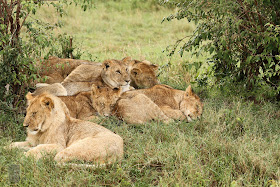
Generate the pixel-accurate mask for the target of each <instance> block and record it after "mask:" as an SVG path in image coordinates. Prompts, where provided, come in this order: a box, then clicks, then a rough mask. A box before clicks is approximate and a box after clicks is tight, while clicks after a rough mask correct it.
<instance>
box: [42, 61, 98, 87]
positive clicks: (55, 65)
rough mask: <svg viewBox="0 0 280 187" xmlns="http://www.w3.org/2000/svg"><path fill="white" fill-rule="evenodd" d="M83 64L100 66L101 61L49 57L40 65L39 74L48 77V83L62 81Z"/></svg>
mask: <svg viewBox="0 0 280 187" xmlns="http://www.w3.org/2000/svg"><path fill="white" fill-rule="evenodd" d="M81 64H90V65H92V66H98V65H100V64H99V63H96V62H90V61H88V60H78V59H67V58H65V59H63V58H58V57H53V56H51V57H49V59H48V60H45V61H43V62H41V63H38V65H37V66H39V75H40V76H41V77H45V76H46V77H47V80H46V83H48V84H53V83H61V82H62V81H63V80H64V79H65V78H66V77H67V76H68V75H69V74H70V73H71V72H72V71H73V70H74V69H75V68H76V67H78V66H79V65H81Z"/></svg>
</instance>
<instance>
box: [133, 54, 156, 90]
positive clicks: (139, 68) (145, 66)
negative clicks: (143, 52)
mask: <svg viewBox="0 0 280 187" xmlns="http://www.w3.org/2000/svg"><path fill="white" fill-rule="evenodd" d="M157 69H158V66H157V65H154V64H151V63H150V62H149V61H139V60H133V65H132V67H131V72H130V79H131V83H130V85H131V86H132V87H134V88H135V89H140V88H151V87H153V86H155V85H157V84H159V82H158V80H157V76H156V71H157Z"/></svg>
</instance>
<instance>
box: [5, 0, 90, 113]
mask: <svg viewBox="0 0 280 187" xmlns="http://www.w3.org/2000/svg"><path fill="white" fill-rule="evenodd" d="M71 3H76V4H79V5H80V6H81V8H83V9H84V10H86V9H87V8H88V7H89V6H90V5H91V0H73V1H59V2H47V1H46V2H45V1H24V0H17V1H0V74H1V78H0V99H1V101H3V102H6V103H7V104H8V106H12V107H16V106H18V105H20V103H21V101H22V100H23V96H24V95H25V92H26V91H27V89H28V86H29V85H30V83H31V82H33V81H34V80H38V79H40V77H38V75H37V68H38V64H39V62H40V59H41V57H42V56H49V55H54V54H55V55H56V56H59V57H64V58H67V57H72V58H79V57H80V56H81V53H80V51H78V53H77V55H76V56H73V54H72V52H73V50H74V48H73V47H72V45H70V43H69V42H70V37H69V36H67V35H59V36H58V37H57V36H55V35H54V34H53V33H52V30H53V28H55V27H57V26H60V25H59V24H53V25H52V24H50V23H44V22H42V21H41V20H39V19H35V18H32V17H30V15H32V14H35V13H36V11H37V9H38V8H39V7H41V6H42V5H43V4H48V5H49V6H50V5H52V6H53V7H55V8H56V10H57V12H59V13H60V15H61V16H62V15H63V5H64V4H71ZM27 18H30V19H27ZM22 29H24V31H25V32H22Z"/></svg>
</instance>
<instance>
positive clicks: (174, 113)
mask: <svg viewBox="0 0 280 187" xmlns="http://www.w3.org/2000/svg"><path fill="white" fill-rule="evenodd" d="M160 109H161V110H162V111H163V113H164V114H165V115H166V116H168V117H169V118H171V119H177V120H185V119H186V116H185V115H184V114H183V112H182V111H181V110H176V109H173V108H171V107H170V106H161V107H160Z"/></svg>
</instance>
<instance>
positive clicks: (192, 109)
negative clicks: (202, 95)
mask: <svg viewBox="0 0 280 187" xmlns="http://www.w3.org/2000/svg"><path fill="white" fill-rule="evenodd" d="M180 110H181V111H182V112H183V113H184V115H185V116H186V117H187V119H188V121H192V120H195V119H197V118H199V117H200V116H201V114H202V110H203V104H202V102H201V101H200V99H199V97H198V96H197V95H196V94H195V93H193V91H192V88H191V86H190V85H189V86H188V87H187V89H186V91H185V93H184V96H183V99H182V101H181V103H180Z"/></svg>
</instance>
